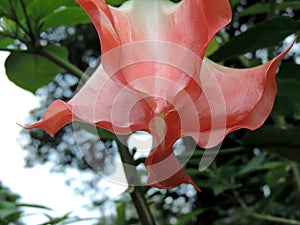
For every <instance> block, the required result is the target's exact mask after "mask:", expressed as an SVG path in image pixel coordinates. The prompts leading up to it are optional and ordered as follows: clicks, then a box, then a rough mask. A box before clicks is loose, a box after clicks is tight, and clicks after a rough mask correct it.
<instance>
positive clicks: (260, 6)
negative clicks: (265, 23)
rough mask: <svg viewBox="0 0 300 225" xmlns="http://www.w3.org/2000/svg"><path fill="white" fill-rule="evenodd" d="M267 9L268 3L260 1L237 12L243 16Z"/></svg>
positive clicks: (266, 10)
mask: <svg viewBox="0 0 300 225" xmlns="http://www.w3.org/2000/svg"><path fill="white" fill-rule="evenodd" d="M268 11H269V4H268V3H264V2H260V3H256V4H254V5H251V6H249V7H247V8H245V9H244V10H243V11H241V12H240V13H239V16H240V17H243V16H248V15H253V14H260V13H267V12H268Z"/></svg>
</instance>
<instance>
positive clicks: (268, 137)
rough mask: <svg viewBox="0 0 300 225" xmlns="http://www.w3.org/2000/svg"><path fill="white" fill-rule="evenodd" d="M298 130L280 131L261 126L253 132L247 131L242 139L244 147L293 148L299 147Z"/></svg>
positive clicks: (299, 130) (299, 129) (296, 128)
mask: <svg viewBox="0 0 300 225" xmlns="http://www.w3.org/2000/svg"><path fill="white" fill-rule="evenodd" d="M299 140H300V128H299V127H292V128H288V129H281V128H278V127H274V126H269V125H266V126H263V127H262V128H260V129H258V130H255V131H247V132H246V133H245V135H244V136H243V138H242V141H243V143H244V145H246V146H251V147H268V146H293V147H300V142H299Z"/></svg>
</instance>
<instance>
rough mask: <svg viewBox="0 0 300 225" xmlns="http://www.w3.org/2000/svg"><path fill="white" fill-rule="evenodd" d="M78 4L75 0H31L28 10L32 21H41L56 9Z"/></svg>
mask: <svg viewBox="0 0 300 225" xmlns="http://www.w3.org/2000/svg"><path fill="white" fill-rule="evenodd" d="M76 5H77V3H76V1H74V0H59V1H57V0H47V1H45V0H31V1H30V4H27V10H28V14H29V17H30V19H31V20H32V21H40V20H41V19H43V18H44V17H46V16H49V15H50V14H52V13H53V11H54V10H56V9H59V8H63V7H66V6H76ZM61 22H63V21H61Z"/></svg>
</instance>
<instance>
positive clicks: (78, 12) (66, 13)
mask: <svg viewBox="0 0 300 225" xmlns="http://www.w3.org/2000/svg"><path fill="white" fill-rule="evenodd" d="M42 21H43V22H42V23H43V25H42V31H44V30H46V29H48V28H54V27H58V26H71V25H75V24H80V23H90V22H91V20H90V18H89V17H88V16H87V14H86V13H85V12H84V11H83V9H81V8H79V7H68V8H64V9H62V10H59V11H56V12H53V13H52V14H51V15H50V16H48V17H46V18H45V19H43V20H42Z"/></svg>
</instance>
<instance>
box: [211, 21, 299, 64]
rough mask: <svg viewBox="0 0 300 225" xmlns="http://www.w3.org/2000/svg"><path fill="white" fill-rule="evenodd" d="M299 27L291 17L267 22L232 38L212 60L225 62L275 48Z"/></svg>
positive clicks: (212, 56)
mask: <svg viewBox="0 0 300 225" xmlns="http://www.w3.org/2000/svg"><path fill="white" fill-rule="evenodd" d="M299 27H300V23H299V22H298V21H296V20H294V19H292V18H290V17H283V16H282V17H275V18H272V19H269V20H266V21H264V22H261V23H260V24H257V25H256V26H254V27H252V28H250V29H248V30H247V31H246V32H244V33H242V34H240V35H238V36H236V37H233V38H231V39H230V40H229V41H228V42H226V43H225V44H224V45H222V46H221V47H220V48H219V49H218V50H217V51H216V52H215V53H214V54H213V55H211V57H210V58H211V59H212V60H214V61H223V60H226V59H230V58H234V57H237V56H239V55H241V54H244V53H247V52H254V51H256V50H258V49H262V48H266V47H274V46H275V45H277V44H278V43H279V42H280V41H282V40H283V39H284V38H285V37H286V36H288V35H290V34H292V33H293V32H294V31H295V30H297V29H298V28H299ZM271 34H272V35H271Z"/></svg>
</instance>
